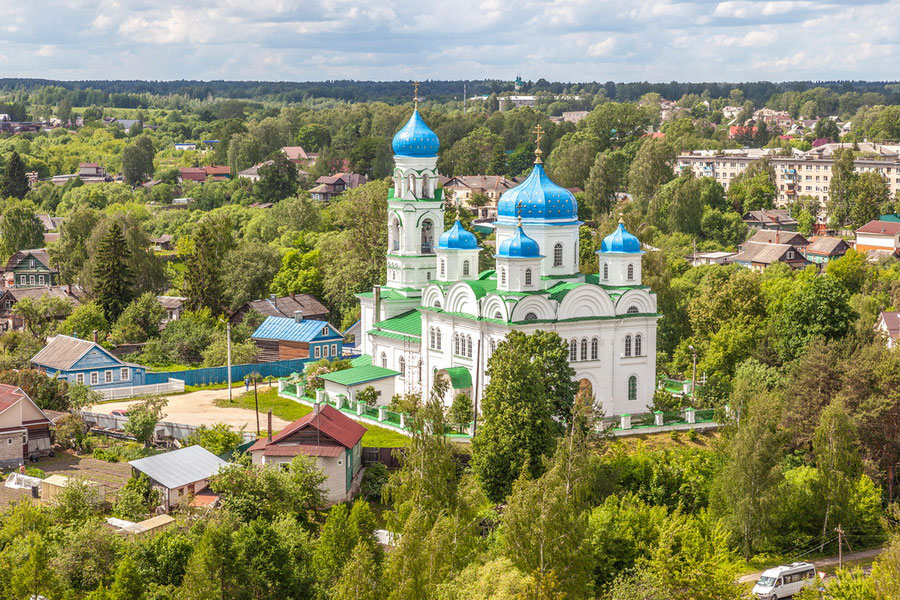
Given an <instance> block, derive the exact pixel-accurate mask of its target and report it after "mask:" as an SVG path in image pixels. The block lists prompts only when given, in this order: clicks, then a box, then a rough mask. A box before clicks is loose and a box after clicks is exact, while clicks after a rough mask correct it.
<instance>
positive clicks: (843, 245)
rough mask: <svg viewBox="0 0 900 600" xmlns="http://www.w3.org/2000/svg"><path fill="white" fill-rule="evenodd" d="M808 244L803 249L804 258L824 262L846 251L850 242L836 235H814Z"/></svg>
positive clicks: (836, 257)
mask: <svg viewBox="0 0 900 600" xmlns="http://www.w3.org/2000/svg"><path fill="white" fill-rule="evenodd" d="M810 242H811V243H810V244H809V246H807V247H806V249H804V250H803V256H805V257H806V260H808V261H809V262H813V263H816V264H826V263H829V262H831V261H833V260H836V259H838V258H840V257H842V256H843V255H845V254H846V253H847V250H849V249H850V244H848V243H847V242H845V241H844V240H842V239H841V238H837V237H826V236H823V237H814V238H812V239H811V240H810Z"/></svg>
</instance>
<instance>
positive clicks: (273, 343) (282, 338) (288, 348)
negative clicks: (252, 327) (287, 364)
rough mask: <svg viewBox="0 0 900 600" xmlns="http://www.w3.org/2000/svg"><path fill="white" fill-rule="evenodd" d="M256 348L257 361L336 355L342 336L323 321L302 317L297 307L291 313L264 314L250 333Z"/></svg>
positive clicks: (341, 345)
mask: <svg viewBox="0 0 900 600" xmlns="http://www.w3.org/2000/svg"><path fill="white" fill-rule="evenodd" d="M250 337H251V338H252V339H253V341H254V342H255V343H256V347H257V349H258V352H257V355H256V358H257V360H258V361H259V362H272V361H276V360H285V359H292V358H311V359H314V360H318V359H320V358H329V359H333V358H339V357H340V356H341V355H342V354H343V351H344V336H343V334H341V332H340V331H338V329H337V328H336V327H335V326H334V325H332V324H330V323H328V322H327V321H318V320H315V319H304V318H303V313H302V312H300V311H297V312H296V313H295V314H294V316H293V317H266V320H265V321H263V322H262V325H260V326H259V327H258V328H257V329H256V331H254V332H253V335H252V336H250Z"/></svg>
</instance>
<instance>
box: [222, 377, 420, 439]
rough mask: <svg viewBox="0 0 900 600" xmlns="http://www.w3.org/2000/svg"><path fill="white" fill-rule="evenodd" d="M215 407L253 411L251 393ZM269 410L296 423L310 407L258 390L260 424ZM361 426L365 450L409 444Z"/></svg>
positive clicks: (394, 435)
mask: <svg viewBox="0 0 900 600" xmlns="http://www.w3.org/2000/svg"><path fill="white" fill-rule="evenodd" d="M216 406H222V407H232V408H245V409H247V410H254V409H255V404H254V401H253V391H250V392H249V393H244V394H240V395H238V396H235V397H234V399H233V400H232V401H231V402H229V401H228V400H227V399H222V400H216ZM270 409H271V410H272V414H273V415H275V416H276V417H278V418H280V419H284V420H285V421H296V420H297V419H299V418H300V417H302V416H304V415H307V414H309V413H311V412H312V407H310V406H307V405H306V404H300V403H299V402H294V401H293V400H291V399H290V398H279V397H278V388H276V387H273V388H272V389H268V388H266V389H265V390H264V389H263V388H260V390H259V412H260V423H261V424H264V423H265V415H264V414H263V413H266V412H268V411H269V410H270ZM363 426H364V427H365V428H366V429H367V431H366V433H365V435H363V439H362V445H363V446H364V447H366V448H400V447H405V446H407V445H408V444H409V437H407V436H405V435H403V434H402V433H397V432H396V431H391V430H390V429H385V428H384V427H378V426H377V425H370V424H368V423H364V424H363ZM263 427H265V425H263Z"/></svg>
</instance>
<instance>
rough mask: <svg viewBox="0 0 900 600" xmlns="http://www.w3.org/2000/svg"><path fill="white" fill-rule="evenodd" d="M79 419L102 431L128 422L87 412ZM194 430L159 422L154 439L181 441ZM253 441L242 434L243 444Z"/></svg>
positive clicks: (191, 427) (251, 435)
mask: <svg viewBox="0 0 900 600" xmlns="http://www.w3.org/2000/svg"><path fill="white" fill-rule="evenodd" d="M81 417H82V419H84V422H85V423H87V424H88V426H91V427H102V428H103V429H119V430H121V429H123V428H124V427H125V422H126V421H128V417H122V416H119V415H108V414H106V413H96V412H87V411H82V413H81ZM196 429H197V426H196V425H185V424H184V423H172V422H170V421H160V422H159V423H157V424H156V437H157V438H163V437H171V438H175V439H176V440H183V439H185V438H186V437H188V436H189V435H191V434H192V433H193V432H194V431H196ZM255 439H256V435H255V434H254V433H252V432H249V431H245V432H244V442H249V441H250V440H255Z"/></svg>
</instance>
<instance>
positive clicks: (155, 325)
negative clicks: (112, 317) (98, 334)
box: [112, 292, 166, 344]
mask: <svg viewBox="0 0 900 600" xmlns="http://www.w3.org/2000/svg"><path fill="white" fill-rule="evenodd" d="M165 316H166V309H165V308H163V306H162V304H160V303H159V300H157V299H156V295H154V294H153V293H152V292H146V293H144V294H141V295H140V296H139V297H137V298H135V299H134V300H133V301H132V302H131V303H130V304H129V305H128V306H126V307H125V310H124V311H122V314H121V315H120V316H119V318H118V320H117V321H116V324H115V325H114V326H113V328H112V341H113V342H114V343H116V344H121V343H124V342H146V341H147V340H148V339H150V338H152V337H157V336H158V335H159V324H160V323H161V322H162V320H163V319H164V318H165Z"/></svg>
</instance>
